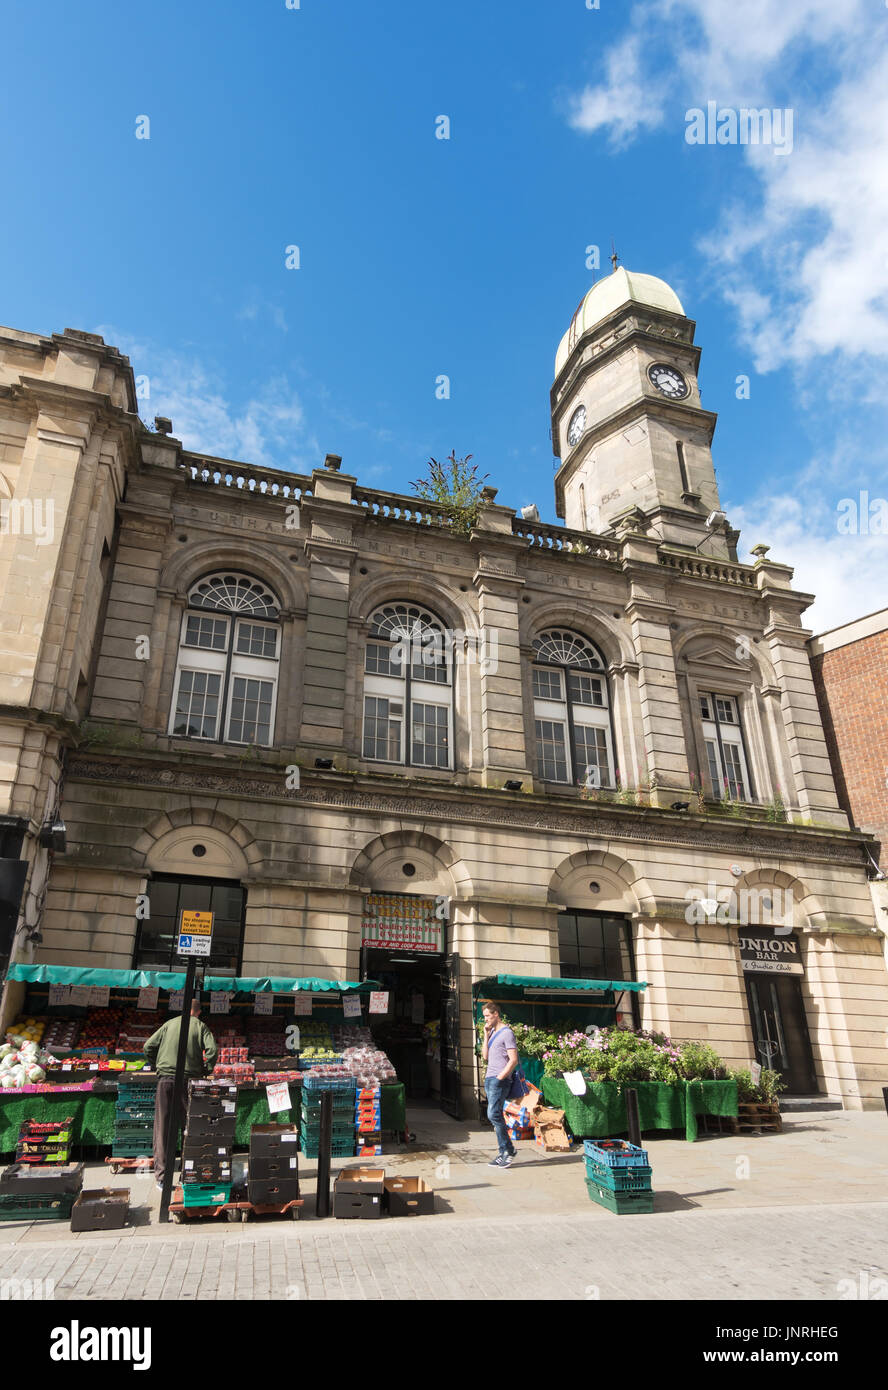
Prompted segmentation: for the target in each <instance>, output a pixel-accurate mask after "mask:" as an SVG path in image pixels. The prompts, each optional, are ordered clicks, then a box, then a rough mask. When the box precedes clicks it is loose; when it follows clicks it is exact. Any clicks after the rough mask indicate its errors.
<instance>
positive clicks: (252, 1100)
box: [0, 965, 406, 1155]
mask: <svg viewBox="0 0 888 1390" xmlns="http://www.w3.org/2000/svg"><path fill="white" fill-rule="evenodd" d="M8 981H9V988H8V990H7V995H9V994H11V993H13V994H14V997H15V1006H16V1008H15V1011H16V1012H17V1014H18V1018H17V1020H13V1021H12V1023H11V1025H10V1031H11V1033H12V1034H13V1036H14V1037H16V1038H19V1039H20V1040H22V1041H24V1040H25V1039H27V1043H28V1046H29V1047H31V1048H32V1049H34V1048H37V1049H39V1051H38V1054H37V1055H38V1056H39V1057H40V1058H41V1059H43V1060H44V1061H46V1065H45V1067H44V1068H42V1070H44V1071H45V1077H44V1079H43V1080H42V1081H41V1083H40V1084H39V1085H28V1086H24V1087H22V1086H15V1087H12V1088H8V1089H5V1090H0V1154H4V1155H5V1154H10V1153H12V1152H13V1151H14V1149H15V1147H16V1139H17V1135H18V1131H19V1127H20V1125H21V1124H22V1122H23V1121H24V1120H26V1119H30V1120H42V1119H45V1120H52V1119H56V1118H67V1117H69V1116H70V1117H72V1118H73V1119H74V1122H75V1123H74V1129H75V1132H76V1135H77V1144H78V1146H79V1147H80V1148H83V1149H88V1148H99V1147H104V1146H106V1145H110V1144H111V1143H112V1140H113V1138H114V1126H115V1106H116V1100H117V1089H118V1087H117V1081H118V1080H121V1079H122V1078H123V1076H124V1075H129V1074H130V1073H139V1074H143V1075H144V1074H145V1068H146V1062H145V1059H144V1056H143V1047H144V1042H145V1040H146V1039H147V1038H148V1037H149V1036H150V1035H151V1033H153V1032H154V1031H156V1029H157V1028H158V1027H159V1026H160V1025H161V1024H162V1023H163V1022H164V1021H165V1020H166V1019H167V1018H168V1017H169V1016H170V1014H173V1013H175V1012H177V1010H178V1009H181V993H180V991H181V989H182V987H183V986H184V981H185V975H184V972H182V973H181V974H180V973H178V972H160V971H115V970H103V969H85V968H82V967H75V966H53V965H32V966H28V965H14V966H12V967H11V968H10V971H9V974H8ZM374 987H375V982H373V981H364V982H361V983H351V982H339V981H331V980H321V979H317V978H299V979H295V978H273V977H265V978H261V979H259V978H250V979H246V978H237V979H235V978H232V977H230V976H208V977H206V978H205V979H204V981H203V985H202V990H203V994H204V1017H205V1021H206V1022H207V1024H208V1026H209V1027H210V1028H211V1031H213V1033H214V1036H215V1037H216V1041H217V1044H218V1046H219V1058H218V1059H217V1061H218V1065H217V1068H216V1070H217V1073H219V1074H220V1075H225V1076H227V1077H229V1078H230V1079H232V1080H234V1081H235V1082H236V1083H237V1086H238V1102H237V1140H236V1142H237V1143H238V1144H240V1145H246V1144H247V1143H248V1140H249V1133H250V1126H251V1125H252V1124H257V1123H264V1122H267V1121H268V1120H269V1118H273V1119H275V1120H283V1119H287V1118H289V1117H290V1115H291V1110H292V1113H293V1117H294V1118H298V1112H299V1104H300V1089H299V1086H300V1080H301V1072H300V1070H299V1069H300V1068H303V1067H311V1066H312V1065H317V1064H324V1063H329V1062H331V1061H333V1062H342V1061H343V1059H344V1060H345V1063H346V1065H348V1066H350V1067H351V1069H352V1071H353V1074H354V1075H355V1077H356V1078H357V1079H358V1080H359V1081H360V1083H361V1084H362V1085H363V1084H367V1083H368V1082H378V1083H379V1085H380V1095H381V1114H382V1130H383V1131H385V1132H389V1133H394V1134H397V1135H399V1136H400V1135H403V1134H404V1133H405V1131H406V1105H405V1093H404V1087H403V1085H401V1084H400V1083H399V1082H398V1080H397V1078H396V1076H395V1073H394V1070H393V1068H391V1067H390V1064H389V1063H388V1059H387V1058H385V1057H384V1056H383V1055H382V1054H377V1052H376V1050H375V1049H373V1047H372V1045H371V1043H370V1036H369V1031H368V1029H367V1027H366V1022H365V1021H363V1022H362V1020H365V1006H366V1005H367V1003H368V996H369V995H370V993H371V992H372V991H373V989H374ZM16 1028H18V1030H19V1031H18V1032H17V1033H16V1031H15V1030H16ZM54 1039H55V1040H60V1041H61V1046H58V1045H57V1043H56V1042H54V1041H53V1040H54ZM44 1040H48V1041H49V1042H51V1043H52V1047H51V1049H50V1048H48V1047H46V1046H44ZM334 1049H336V1050H334ZM47 1058H54V1059H55V1062H54V1063H52V1062H50V1061H49V1060H47ZM279 1081H286V1082H287V1083H288V1086H289V1087H290V1089H289V1093H288V1094H289V1099H290V1102H291V1106H290V1109H287V1110H284V1111H281V1110H275V1111H273V1112H272V1111H270V1109H269V1095H268V1087H269V1086H270V1085H273V1084H275V1083H276V1082H279Z"/></svg>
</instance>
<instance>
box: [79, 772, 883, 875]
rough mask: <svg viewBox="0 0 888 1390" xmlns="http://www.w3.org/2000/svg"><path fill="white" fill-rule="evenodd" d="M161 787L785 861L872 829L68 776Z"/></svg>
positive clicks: (253, 781)
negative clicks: (831, 829)
mask: <svg viewBox="0 0 888 1390" xmlns="http://www.w3.org/2000/svg"><path fill="white" fill-rule="evenodd" d="M77 780H80V781H85V782H97V783H104V784H109V783H111V784H117V785H119V786H124V787H126V786H130V787H154V788H157V789H158V790H160V791H167V792H170V791H176V792H180V793H183V794H189V793H195V794H197V795H205V796H213V797H220V796H227V797H231V798H233V799H237V800H255V801H266V802H269V803H274V804H275V805H283V804H286V803H290V804H292V805H294V806H300V807H305V808H306V809H311V808H313V807H316V808H318V809H320V810H324V809H326V810H329V811H337V810H341V811H344V812H348V813H350V814H355V813H357V814H365V815H368V816H371V817H374V818H376V819H379V818H383V817H387V818H390V819H392V820H404V819H407V818H412V819H416V820H417V821H419V822H422V823H423V824H424V825H425V828H426V829H427V830H428V829H429V824H430V822H440V823H442V824H446V823H455V824H474V825H478V826H485V827H490V826H502V827H504V828H511V829H513V830H515V831H518V832H527V833H534V832H539V831H550V832H556V833H560V834H566V835H577V836H579V837H581V838H582V839H583V840H586V841H588V840H590V839H594V840H595V841H599V842H600V841H602V840H608V841H620V842H625V843H626V844H627V845H631V844H633V843H636V844H637V843H638V842H643V843H645V844H652V845H661V846H673V847H676V848H680V849H694V850H697V851H699V850H700V849H701V848H702V849H705V850H708V851H711V852H713V853H724V854H731V855H733V856H735V857H736V856H737V855H740V854H746V855H762V856H766V857H769V858H777V859H781V860H793V861H801V860H805V859H821V860H826V861H828V862H830V863H841V864H846V865H848V866H849V867H853V868H859V869H860V870H861V871H863V869H864V867H865V866H864V861H863V857H862V852H861V846H862V844H863V842H864V841H867V840H868V839H870V838H871V837H869V836H867V835H865V834H859V833H856V832H853V833H852V832H848V831H844V832H842V831H829V830H826V831H824V830H823V829H814V828H808V827H805V826H791V827H790V826H786V827H779V826H769V827H768V828H767V829H765V828H764V827H763V825H762V823H761V822H744V821H741V820H739V819H733V818H732V819H731V820H729V821H720V822H719V823H713V822H712V821H711V820H710V819H709V818H703V817H699V816H688V815H679V814H678V813H676V812H671V811H665V810H661V809H658V808H654V807H628V806H627V807H622V806H620V805H610V804H608V805H607V807H606V809H604V808H602V806H601V805H591V804H589V803H574V802H571V804H570V805H569V806H568V805H562V806H559V805H558V804H557V803H556V802H555V799H554V798H551V797H547V798H542V797H529V796H527V795H524V794H521V793H515V794H510V793H502V792H499V793H496V794H495V795H491V793H490V792H489V791H487V790H486V789H482V788H477V789H476V788H471V787H459V788H455V789H453V790H452V791H451V790H450V788H449V787H444V786H441V785H434V786H431V785H430V786H429V787H428V788H426V787H423V786H420V785H419V784H418V783H417V782H416V781H415V780H411V781H410V782H409V783H408V784H407V786H406V787H403V788H402V787H398V786H397V785H395V784H394V783H393V781H391V780H389V779H388V778H385V779H380V780H381V781H383V780H384V783H385V785H383V786H377V785H370V784H369V782H368V779H366V778H365V777H363V776H362V775H361V774H357V775H356V776H354V777H349V776H336V777H335V778H324V779H317V778H314V777H312V778H311V779H310V780H308V781H306V782H305V783H304V785H303V786H302V787H301V788H300V789H299V790H298V791H292V792H287V791H282V790H281V781H282V778H281V776H280V774H279V772H277V770H275V771H274V772H272V771H269V772H267V773H265V774H264V775H263V773H262V771H261V770H260V769H258V768H254V769H250V770H240V769H237V770H236V769H230V770H229V769H225V770H222V769H219V768H207V767H199V766H195V767H193V768H189V767H182V766H178V767H175V768H173V767H170V766H169V764H168V762H167V760H166V759H165V758H163V759H157V760H156V761H155V760H154V759H152V760H151V761H150V762H149V761H146V759H145V757H144V755H141V754H140V755H136V756H134V757H133V758H131V759H130V758H128V759H126V760H123V759H120V758H113V757H108V758H99V757H93V758H90V757H89V756H83V755H81V756H76V757H72V759H71V761H70V763H69V767H68V784H69V785H70V783H71V782H73V781H77Z"/></svg>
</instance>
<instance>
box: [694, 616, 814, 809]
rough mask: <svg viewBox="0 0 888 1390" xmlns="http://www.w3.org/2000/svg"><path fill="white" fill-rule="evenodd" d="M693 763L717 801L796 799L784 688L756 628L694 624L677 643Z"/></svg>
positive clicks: (699, 780)
mask: <svg viewBox="0 0 888 1390" xmlns="http://www.w3.org/2000/svg"><path fill="white" fill-rule="evenodd" d="M676 667H677V672H678V678H679V685H680V695H681V698H682V709H683V715H684V720H685V738H686V741H687V746H688V750H689V755H690V763H691V767H692V770H693V773H694V776H695V779H696V782H697V785H698V786H699V787H701V788H702V790H703V792H704V795H705V796H707V797H709V798H713V799H716V800H724V799H726V798H729V799H731V800H733V801H745V802H761V801H767V800H769V799H770V798H773V797H777V796H779V797H781V798H782V799H783V800H784V801H785V802H786V803H787V804H788V805H789V804H792V803H793V802H794V800H795V796H794V779H793V774H792V768H791V765H790V762H789V755H788V749H787V746H786V737H785V730H784V722H783V714H782V706H781V691H780V687H779V685H778V684H777V681H776V677H775V674H774V670H773V667H772V666H771V663H770V661H769V659H768V656H767V653H766V651H765V650H763V648H762V644H761V643H759V642H756V641H755V640H754V634H749V633H744V632H735V631H733V630H730V631H726V630H725V629H724V628H720V629H719V628H714V627H710V628H708V629H706V628H704V629H703V630H702V631H701V630H700V629H699V628H696V629H695V630H694V631H693V632H690V633H687V634H684V635H683V636H682V637H680V638H679V639H678V641H677V642H676Z"/></svg>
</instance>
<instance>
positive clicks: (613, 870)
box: [549, 850, 653, 913]
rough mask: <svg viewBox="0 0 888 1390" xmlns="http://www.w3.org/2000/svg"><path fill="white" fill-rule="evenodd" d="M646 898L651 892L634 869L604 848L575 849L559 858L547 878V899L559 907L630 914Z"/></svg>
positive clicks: (641, 904) (643, 902)
mask: <svg viewBox="0 0 888 1390" xmlns="http://www.w3.org/2000/svg"><path fill="white" fill-rule="evenodd" d="M593 885H594V886H593ZM648 901H650V902H652V901H653V894H652V893H651V891H650V888H649V887H648V885H647V883H646V882H645V880H644V879H643V878H641V877H640V876H639V874H638V872H637V870H636V869H635V868H633V866H632V865H631V864H630V863H628V862H627V860H625V859H621V858H620V857H619V855H616V854H610V853H608V852H607V851H605V850H578V851H577V853H576V854H572V855H570V857H569V858H567V859H562V861H561V863H560V864H558V866H557V867H556V868H555V870H554V871H553V873H552V876H551V878H550V880H549V902H550V903H557V904H558V905H559V906H561V907H583V908H588V909H590V910H595V911H599V912H626V913H632V912H640V911H642V910H643V907H644V904H645V903H646V902H648Z"/></svg>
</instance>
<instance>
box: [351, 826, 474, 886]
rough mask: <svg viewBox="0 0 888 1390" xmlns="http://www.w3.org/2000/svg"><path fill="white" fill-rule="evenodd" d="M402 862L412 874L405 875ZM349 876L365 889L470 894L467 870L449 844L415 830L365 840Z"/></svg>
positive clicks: (354, 882) (353, 882)
mask: <svg viewBox="0 0 888 1390" xmlns="http://www.w3.org/2000/svg"><path fill="white" fill-rule="evenodd" d="M405 865H407V866H408V867H412V868H413V869H414V870H415V873H412V874H409V875H405V873H404V866H405ZM350 879H351V882H352V884H354V885H355V886H356V887H357V888H360V889H364V890H365V891H367V892H371V891H376V892H380V893H398V892H401V893H416V892H421V893H436V894H437V893H442V894H445V895H447V896H455V895H457V894H459V895H460V896H462V897H467V896H470V895H471V882H470V880H469V874H468V870H467V869H466V867H465V865H464V864H463V863H462V861H461V860H460V859H458V858H457V856H456V855H455V854H454V852H453V850H452V849H451V848H450V846H449V845H447V844H446V843H445V842H444V841H443V840H439V839H437V838H436V837H435V836H434V835H427V834H424V833H423V832H422V831H418V830H398V831H390V832H388V833H387V834H385V835H378V836H376V837H375V838H374V839H372V840H370V841H368V843H367V844H366V845H365V846H364V848H363V849H362V850H361V852H360V853H359V854H358V855H357V857H356V858H355V860H354V863H353V864H352V867H351V875H350Z"/></svg>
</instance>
